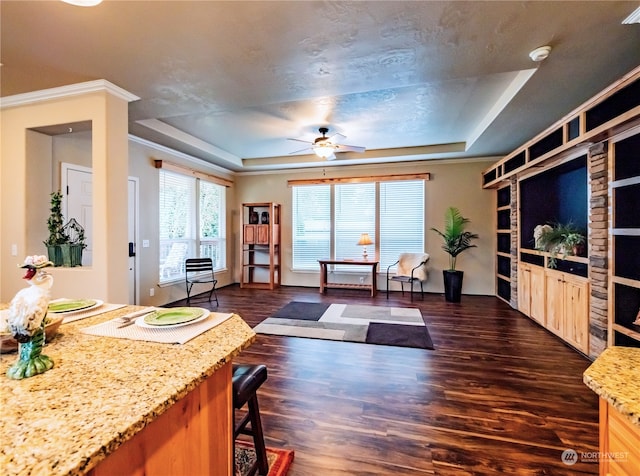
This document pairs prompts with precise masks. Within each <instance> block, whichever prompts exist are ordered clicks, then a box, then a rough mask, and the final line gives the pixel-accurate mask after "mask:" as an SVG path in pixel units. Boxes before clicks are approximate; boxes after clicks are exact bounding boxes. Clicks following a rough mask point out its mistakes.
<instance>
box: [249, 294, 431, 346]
mask: <svg viewBox="0 0 640 476" xmlns="http://www.w3.org/2000/svg"><path fill="white" fill-rule="evenodd" d="M254 330H255V331H256V332H257V333H259V334H271V335H283V336H292V337H307V338H313V339H327V340H341V341H348V342H362V343H366V344H377V345H389V346H397V347H414V348H419V349H430V350H433V348H434V347H433V342H432V341H431V336H430V335H429V331H428V330H427V326H426V325H425V323H424V319H423V318H422V314H421V313H420V310H419V309H416V308H405V307H385V306H363V305H348V304H323V303H313V302H300V301H292V302H290V303H288V304H287V305H286V306H284V307H283V308H281V309H279V310H278V311H277V312H275V313H274V314H273V316H271V317H269V318H267V319H265V320H264V321H262V322H261V323H260V324H258V325H257V326H256V327H255V328H254Z"/></svg>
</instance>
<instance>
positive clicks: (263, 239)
mask: <svg viewBox="0 0 640 476" xmlns="http://www.w3.org/2000/svg"><path fill="white" fill-rule="evenodd" d="M256 228H258V236H257V237H256V244H257V245H268V244H269V225H256Z"/></svg>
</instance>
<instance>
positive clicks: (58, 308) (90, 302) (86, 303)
mask: <svg viewBox="0 0 640 476" xmlns="http://www.w3.org/2000/svg"><path fill="white" fill-rule="evenodd" d="M96 304H98V301H96V300H95V299H77V300H72V299H61V300H58V301H52V302H50V303H49V312H58V313H62V312H73V311H80V310H85V309H88V308H90V307H94V306H96Z"/></svg>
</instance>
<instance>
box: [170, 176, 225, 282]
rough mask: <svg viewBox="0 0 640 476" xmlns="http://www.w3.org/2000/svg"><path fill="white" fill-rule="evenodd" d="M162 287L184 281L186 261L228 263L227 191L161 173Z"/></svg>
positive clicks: (182, 177) (221, 187) (219, 187)
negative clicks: (202, 260) (197, 259)
mask: <svg viewBox="0 0 640 476" xmlns="http://www.w3.org/2000/svg"><path fill="white" fill-rule="evenodd" d="M159 173H160V197H159V199H160V270H159V278H160V283H161V284H162V283H168V282H172V281H176V280H179V279H184V261H185V259H187V258H189V257H193V258H198V257H210V258H212V260H213V266H214V269H223V268H224V267H225V266H226V262H225V256H226V253H225V248H226V245H225V235H226V233H225V222H226V219H225V209H226V206H225V195H226V193H225V192H226V191H225V187H223V186H220V185H216V184H213V183H210V182H207V181H205V180H203V179H196V178H194V177H190V176H187V175H182V174H178V173H174V172H169V171H166V170H160V171H159Z"/></svg>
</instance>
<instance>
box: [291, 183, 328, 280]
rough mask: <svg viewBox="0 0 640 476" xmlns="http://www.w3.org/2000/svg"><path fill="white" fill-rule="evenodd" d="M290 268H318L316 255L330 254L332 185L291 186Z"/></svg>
mask: <svg viewBox="0 0 640 476" xmlns="http://www.w3.org/2000/svg"><path fill="white" fill-rule="evenodd" d="M291 226H292V230H293V239H292V240H291V242H292V247H293V268H294V269H313V270H317V269H318V259H322V257H326V256H331V188H330V187H329V186H327V185H307V186H304V187H294V188H293V213H292V224H291Z"/></svg>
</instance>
